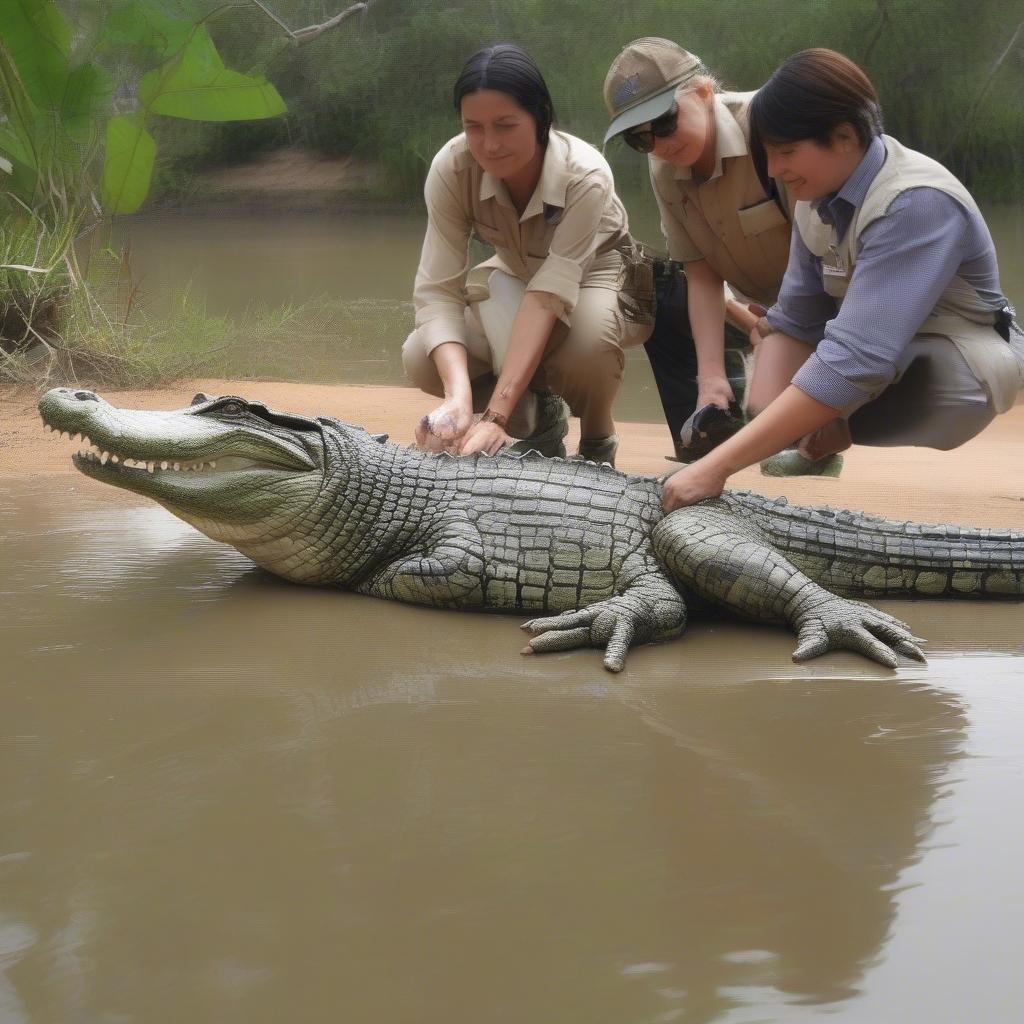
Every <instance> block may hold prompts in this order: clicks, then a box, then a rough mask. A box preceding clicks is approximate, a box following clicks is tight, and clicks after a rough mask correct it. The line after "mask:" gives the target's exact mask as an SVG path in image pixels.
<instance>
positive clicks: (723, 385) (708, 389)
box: [695, 377, 736, 410]
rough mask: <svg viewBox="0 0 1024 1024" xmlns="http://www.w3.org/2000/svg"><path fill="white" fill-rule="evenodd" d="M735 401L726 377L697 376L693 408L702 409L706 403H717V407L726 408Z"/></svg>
mask: <svg viewBox="0 0 1024 1024" xmlns="http://www.w3.org/2000/svg"><path fill="white" fill-rule="evenodd" d="M735 401H736V397H735V395H733V393H732V386H731V385H730V384H729V380H728V378H726V377H698V378H697V405H696V406H695V408H697V409H703V408H704V406H706V405H717V406H718V408H719V409H726V410H728V408H729V406H730V405H732V404H733V403H734V402H735Z"/></svg>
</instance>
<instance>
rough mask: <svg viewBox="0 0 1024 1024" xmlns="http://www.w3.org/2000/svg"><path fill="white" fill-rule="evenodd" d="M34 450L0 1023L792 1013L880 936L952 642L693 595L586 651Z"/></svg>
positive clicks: (963, 624)
mask: <svg viewBox="0 0 1024 1024" xmlns="http://www.w3.org/2000/svg"><path fill="white" fill-rule="evenodd" d="M68 479H69V478H64V477H53V478H42V477H40V478H37V479H36V480H35V481H33V482H32V483H30V484H25V485H24V486H23V487H22V488H21V489H20V490H19V491H18V492H17V493H14V494H11V495H8V497H7V499H6V501H5V502H4V504H3V507H2V509H0V564H2V565H3V566H4V577H3V586H2V594H0V651H2V652H3V661H2V664H3V672H2V676H0V721H2V723H3V727H2V730H0V836H3V840H2V846H0V971H4V972H5V976H6V982H3V981H0V1011H6V1015H5V1013H4V1012H0V1018H3V1019H5V1020H6V1019H11V1020H12V1021H19V1020H22V1019H25V1020H78V1019H81V1020H131V1019H144V1020H146V1021H147V1022H149V1021H152V1022H163V1021H167V1022H172V1021H173V1022H180V1021H182V1020H196V1021H200V1020H216V1021H218V1022H220V1021H235V1020H237V1021H245V1022H247V1024H249V1022H260V1021H268V1022H269V1021H275V1022H278V1021H281V1020H290V1019H298V1018H301V1019H302V1020H304V1021H321V1020H323V1021H329V1020H330V1021H334V1020H337V1019H339V1015H343V1016H344V1017H345V1019H353V1020H382V1021H385V1020H386V1021H389V1022H410V1024H412V1022H416V1024H424V1022H426V1024H430V1022H434V1021H437V1022H439V1024H440V1022H442V1021H443V1022H445V1024H448V1022H452V1021H474V1022H477V1021H486V1022H489V1021H494V1022H498V1021H534V1020H580V1021H584V1020H585V1021H588V1022H609V1024H612V1022H616V1024H618V1022H622V1021H634V1020H678V1021H686V1022H693V1024H701V1022H712V1021H716V1022H726V1021H751V1020H755V1019H771V1020H780V1021H783V1020H797V1019H804V1018H803V1015H804V1014H805V1013H807V1014H809V1015H810V1016H811V1017H813V1016H814V1015H815V1014H816V1013H818V1012H824V1011H825V1010H826V1009H827V1010H828V1011H829V1012H833V1011H838V1010H840V1009H842V1008H843V1007H850V1006H854V1007H855V1006H856V1005H857V1003H858V1000H859V999H861V998H863V995H862V993H865V992H867V993H870V979H871V977H872V976H873V972H875V971H877V968H876V966H875V965H878V964H884V963H885V961H886V956H887V949H888V947H889V946H890V945H891V944H892V943H893V942H894V941H895V942H897V945H899V944H900V942H899V941H897V940H901V941H902V940H904V939H905V937H904V936H903V935H902V933H901V925H900V906H901V900H902V898H903V894H902V887H903V885H904V884H905V880H906V878H907V875H908V871H912V870H914V865H916V864H917V863H918V861H919V860H920V858H921V857H922V856H924V855H925V853H926V852H927V851H928V849H929V848H930V846H931V845H932V840H931V838H930V836H931V833H932V830H933V827H934V823H935V822H936V820H937V819H941V818H943V817H947V816H948V814H949V811H948V809H947V804H948V796H947V795H946V794H947V791H948V789H949V787H950V786H951V785H952V786H954V788H955V786H956V779H955V778H954V773H953V765H954V764H956V765H957V768H956V775H957V776H960V775H961V774H963V773H964V771H965V768H964V765H965V764H966V762H964V761H961V760H960V758H961V755H962V753H963V752H964V751H965V750H966V749H968V734H967V713H966V709H965V703H964V698H963V697H962V696H959V695H958V691H962V690H963V689H964V685H965V680H966V679H968V678H970V673H971V667H970V665H967V664H961V663H960V662H957V661H955V660H952V661H948V660H947V661H944V660H942V659H941V658H940V659H939V660H938V661H937V662H934V661H933V664H932V667H930V668H919V667H914V668H909V669H905V670H902V671H901V672H900V673H899V674H898V676H896V677H893V676H892V675H891V674H890V673H887V672H886V671H884V670H882V669H880V668H877V667H873V666H870V665H868V664H867V663H864V662H861V661H858V660H857V659H855V658H853V657H852V656H849V657H845V656H840V657H836V658H833V659H829V660H828V661H827V662H825V663H821V664H820V665H816V666H812V667H794V666H792V665H790V664H789V661H788V655H789V651H790V650H791V647H792V640H791V639H790V638H789V637H787V636H785V635H783V634H782V633H781V631H778V632H777V631H774V630H757V629H754V628H750V627H743V626H734V625H731V624H713V625H704V626H696V627H695V628H694V629H693V630H692V632H691V635H690V636H689V637H688V638H687V639H686V640H684V641H681V642H679V643H675V644H669V645H665V646H663V647H659V648H647V649H643V650H640V651H637V652H636V653H635V654H634V655H633V660H632V662H631V663H630V665H629V666H628V668H627V671H626V673H624V674H623V676H622V677H618V678H615V679H612V678H611V677H609V676H608V675H607V674H605V673H604V672H603V671H602V669H601V668H600V664H599V659H598V658H597V656H596V655H592V654H588V653H575V654H569V655H563V656H555V657H552V658H550V659H541V658H532V659H526V658H519V657H517V655H516V651H517V650H518V647H519V646H520V645H521V639H520V638H519V636H518V635H517V630H516V629H515V620H514V619H509V618H507V617H503V616H474V615H457V614H453V613H446V612H435V611H432V610H427V609H418V608H407V607H403V606H398V605H390V604H385V603H382V602H377V601H372V600H369V599H365V598H360V597H356V596H353V595H348V594H343V593H338V592H332V591H327V590H306V589H303V588H298V587H293V586H289V585H287V584H283V583H280V582H278V581H275V580H273V579H272V578H270V577H268V576H266V575H265V574H263V573H261V572H259V571H256V570H251V569H250V568H248V563H247V562H245V560H244V559H241V558H240V556H236V555H234V553H233V552H230V551H229V550H228V549H224V548H221V547H219V546H217V545H214V544H212V543H211V542H209V541H207V540H205V539H204V538H201V537H199V536H198V535H196V534H193V533H191V532H190V531H187V530H186V529H185V528H184V527H182V526H180V525H179V524H177V523H176V522H175V521H174V520H173V519H171V518H170V517H169V516H167V515H166V514H165V513H163V511H162V510H160V509H158V508H154V507H151V506H146V505H137V504H134V503H133V502H134V500H135V499H134V498H130V499H129V501H128V503H125V501H124V499H123V498H122V497H121V496H119V495H118V496H115V498H113V499H112V498H111V496H110V492H109V491H108V490H106V489H103V488H102V487H99V486H95V487H92V486H83V485H81V484H79V483H77V482H76V483H74V484H69V483H68V482H67V481H68ZM72 479H73V478H72ZM72 488H73V489H72ZM104 566H106V567H108V571H105V570H104ZM203 587H205V588H207V589H199V590H197V588H203ZM909 607H910V611H911V613H912V614H910V615H908V618H910V619H911V624H912V626H915V628H916V626H917V620H916V619H915V618H914V614H916V612H915V609H919V608H921V609H923V608H925V607H926V606H923V605H922V606H917V605H914V606H909ZM927 607H929V608H934V607H935V606H934V605H932V606H927ZM956 607H957V608H958V609H963V608H965V607H967V606H963V605H961V606H956ZM1004 607H1005V606H1004ZM993 614H995V615H996V617H997V618H998V616H999V615H1000V614H1003V613H1002V612H1000V611H999V610H998V609H996V608H995V607H994V606H989V607H987V608H974V609H971V610H970V611H969V612H967V613H966V615H967V616H968V618H966V619H965V618H964V617H963V616H961V615H957V616H954V617H953V621H947V625H948V626H949V627H950V628H949V630H948V632H949V633H950V635H951V636H953V640H952V641H951V642H953V643H956V644H959V646H960V647H961V649H964V648H965V647H966V648H967V649H970V641H969V640H967V641H965V640H964V637H969V636H970V635H971V633H972V630H973V628H974V625H976V623H977V620H978V618H979V617H990V616H991V615H993ZM970 615H974V616H975V621H974V624H972V622H971V621H970V619H969V616H970ZM1001 621H1003V624H1004V626H1006V627H1008V626H1009V625H1010V624H1011V622H1012V621H1016V620H1012V619H1011V618H1009V617H1004V619H1002V620H1001ZM1005 633H1006V636H1007V637H1009V636H1010V630H1009V629H1006V630H1005ZM954 634H956V635H954ZM1008 644H1010V646H1007V647H1006V648H1005V650H1006V653H1007V654H1013V653H1016V654H1018V655H1019V653H1020V651H1019V640H1017V639H1013V640H1008ZM1014 644H1015V645H1016V646H1012V645H1014ZM975 649H976V648H975ZM964 660H965V661H966V659H964ZM766 670H767V671H766ZM940 682H941V684H942V685H941V688H940V686H939V685H938V684H939V683H940ZM1019 763H1020V759H1019V757H1018V760H1017V764H1018V765H1019ZM999 812H1000V808H993V813H994V814H995V813H999ZM981 831H983V829H982V830H981ZM1016 852H1017V853H1019V850H1018V851H1016ZM1006 856H1008V857H1011V858H1012V857H1014V856H1015V852H1014V850H1013V849H1012V848H1010V849H1008V850H1007V853H1006ZM974 867H975V868H978V869H980V868H981V865H980V864H979V863H975V864H974ZM947 896H948V890H947V889H945V888H944V887H943V886H941V885H940V886H928V887H926V888H925V890H924V895H923V896H922V897H921V898H923V899H925V900H926V901H930V903H931V904H934V905H944V904H945V902H946V899H947ZM5 922H8V923H9V924H5ZM902 945H903V947H904V948H905V947H907V946H908V945H909V947H910V950H911V952H910V953H909V954H908V953H906V952H905V953H904V955H905V956H909V957H910V959H911V961H913V948H914V944H913V942H912V941H911V942H910V943H909V944H908V943H907V942H906V941H902ZM919 966H920V965H919ZM925 966H926V965H925ZM2 977H4V975H0V978H2ZM961 981H962V979H961ZM936 983H947V984H948V983H949V982H948V980H947V981H946V982H941V981H937V982H936ZM954 984H955V983H954ZM965 988H966V986H965ZM904 998H905V999H906V1000H907V1002H906V1007H909V1006H910V1005H912V1002H911V1001H912V999H913V998H914V997H913V993H912V992H909V993H906V994H905V997H904ZM299 1007H301V1010H300V1009H299ZM889 1010H890V1011H893V1012H894V1013H896V1011H895V1010H893V1007H892V1006H891V1005H890V1006H889ZM19 1015H20V1016H19ZM896 1015H897V1016H901V1017H904V1018H906V1016H907V1015H906V1014H905V1013H903V1012H902V1011H900V1012H899V1013H897V1014H896ZM854 1019H855V1015H854Z"/></svg>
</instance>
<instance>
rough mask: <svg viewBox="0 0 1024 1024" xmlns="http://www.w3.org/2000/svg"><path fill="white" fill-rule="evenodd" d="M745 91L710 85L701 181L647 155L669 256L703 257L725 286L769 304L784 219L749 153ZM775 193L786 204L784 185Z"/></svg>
mask: <svg viewBox="0 0 1024 1024" xmlns="http://www.w3.org/2000/svg"><path fill="white" fill-rule="evenodd" d="M753 95H754V94H753V93H752V92H724V93H716V95H715V98H714V104H715V167H714V170H713V171H712V173H711V177H710V178H708V179H707V181H703V180H701V179H700V178H698V177H695V176H694V174H693V171H692V168H689V167H674V166H673V165H672V164H670V163H668V162H667V161H665V160H659V159H658V158H657V157H655V156H653V155H652V156H650V157H648V161H649V164H650V172H651V184H652V185H653V187H654V196H655V198H656V199H657V201H658V210H659V212H660V214H661V230H662V232H663V234H664V235H665V238H666V240H667V242H668V252H669V256H671V257H672V259H676V260H679V261H681V262H682V263H694V262H696V261H697V260H707V261H708V263H709V265H710V266H711V268H712V269H713V270H714V271H715V273H717V274H718V275H719V276H720V277H721V278H722V279H723V280H724V281H725V282H726V283H727V284H728V285H729V286H730V287H731V288H733V289H734V290H735V291H737V292H739V293H741V294H742V295H743V296H745V297H746V298H748V299H753V300H754V301H756V302H760V303H762V304H763V305H771V304H772V303H773V302H774V301H775V299H776V298H777V296H778V293H779V285H780V284H781V283H782V276H783V274H784V273H785V271H786V263H787V262H788V260H789V240H790V224H789V221H788V220H787V219H786V216H785V215H784V214H783V212H782V210H781V209H780V207H779V204H778V203H777V202H776V201H775V200H774V199H769V198H768V196H766V195H765V191H764V189H763V188H762V187H761V181H760V179H759V178H758V176H757V171H756V170H755V169H754V162H753V160H751V158H750V146H749V139H750V129H749V127H748V123H747V109H748V107H749V106H750V100H751V98H752V97H753ZM778 188H779V193H780V198H781V199H782V201H783V204H784V205H785V207H786V209H787V210H789V209H791V207H790V205H789V198H788V196H787V195H786V194H785V191H784V186H783V185H782V184H781V183H779V185H778Z"/></svg>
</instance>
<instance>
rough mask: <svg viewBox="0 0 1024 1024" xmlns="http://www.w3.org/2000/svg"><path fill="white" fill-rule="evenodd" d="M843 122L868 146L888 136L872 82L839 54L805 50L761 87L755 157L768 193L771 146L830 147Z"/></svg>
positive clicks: (755, 102)
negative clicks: (812, 144)
mask: <svg viewBox="0 0 1024 1024" xmlns="http://www.w3.org/2000/svg"><path fill="white" fill-rule="evenodd" d="M841 124H849V125H852V126H853V130H854V131H855V132H856V133H857V138H858V140H859V141H860V143H861V145H862V146H864V147H865V148H866V147H867V146H868V145H870V143H871V140H872V138H873V137H874V136H875V135H880V134H881V132H882V108H881V106H880V105H879V103H878V96H877V94H876V93H875V87H874V86H873V85H872V84H871V79H869V78H868V76H867V75H866V74H865V73H864V72H863V71H862V70H861V69H860V68H859V67H858V66H857V65H856V64H854V62H853V61H852V60H850V58H849V57H845V56H843V54H841V53H836V51H835V50H825V49H821V48H816V49H813V50H801V51H800V52H799V53H797V54H794V55H793V56H792V57H790V58H789V60H787V61H786V62H785V63H784V64H782V65H780V66H779V67H778V68H776V70H775V73H774V74H773V75H772V77H771V78H769V79H768V81H767V82H765V84H764V85H762V86H761V88H760V89H758V91H757V93H756V94H755V95H754V98H753V99H752V100H751V102H750V155H751V157H752V158H753V161H754V166H755V167H756V168H757V174H758V177H759V178H760V179H761V183H762V184H763V185H764V186H765V188H766V189H767V188H768V187H769V181H768V159H767V157H766V156H765V152H764V143H765V142H775V143H778V142H802V141H803V140H805V139H810V140H812V141H813V142H816V143H817V144H818V145H819V146H828V145H830V143H831V141H832V132H833V131H834V130H835V129H836V128H838V127H839V125H841Z"/></svg>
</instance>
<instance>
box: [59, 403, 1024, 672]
mask: <svg viewBox="0 0 1024 1024" xmlns="http://www.w3.org/2000/svg"><path fill="white" fill-rule="evenodd" d="M39 410H40V414H41V415H42V418H43V421H44V422H45V423H46V425H47V426H48V427H49V428H50V429H52V430H57V431H60V432H63V433H67V434H69V435H76V434H81V435H83V437H84V438H86V439H87V440H88V441H89V445H88V446H87V450H85V451H83V452H80V453H79V454H78V455H76V456H75V459H74V463H75V465H76V467H77V468H78V469H79V470H81V471H82V472H83V473H84V474H86V475H87V476H90V477H93V478H94V479H97V480H100V481H103V482H105V483H109V484H112V485H114V486H119V487H123V488H127V489H128V490H132V491H135V492H137V493H139V494H143V495H146V496H148V497H150V498H152V499H154V500H155V501H157V502H159V503H160V504H161V505H163V506H164V507H165V508H166V509H168V510H169V511H170V512H172V513H173V514H174V515H176V516H178V517H179V518H181V519H183V520H185V521H186V522H188V523H191V524H192V525H193V526H195V527H196V528H197V529H199V530H200V531H201V532H203V533H205V534H206V535H207V536H209V537H211V538H213V539H214V540H217V541H223V542H225V543H228V544H231V545H232V546H234V547H235V548H237V549H238V550H239V551H241V552H242V553H243V554H245V555H247V556H248V557H250V558H251V559H252V560H253V561H255V562H256V563H257V564H259V565H261V566H262V567H264V568H265V569H267V570H268V571H270V572H273V573H276V574H277V575H280V576H282V577H284V578H286V579H289V580H292V581H295V582H299V583H306V584H314V585H325V586H339V587H345V588H348V589H350V590H353V591H355V592H357V593H360V594H366V595H371V596H374V597H379V598H385V599H390V600H400V601H406V602H411V603H417V604H424V605H432V606H434V607H443V608H452V609H463V610H476V611H525V612H529V613H531V614H532V615H533V616H535V618H533V619H531V621H530V622H529V623H527V627H528V628H529V629H530V630H531V631H532V632H534V633H535V634H536V635H535V636H534V638H533V639H532V640H531V643H530V650H531V651H532V652H543V651H551V650H569V649H572V648H576V647H590V646H593V647H598V648H601V649H604V650H605V652H606V653H605V665H606V667H607V668H609V669H610V670H612V671H618V670H619V669H621V668H622V666H623V663H624V661H625V658H626V654H627V652H628V650H629V648H630V647H631V646H635V645H636V644H638V643H646V642H657V641H663V640H669V639H672V638H674V637H677V636H679V635H680V634H681V633H682V632H683V630H684V628H685V625H686V620H687V606H688V605H689V606H690V607H691V608H694V609H695V610H698V611H701V612H704V611H707V610H718V611H725V612H727V613H730V614H732V615H735V616H737V617H740V618H745V619H748V620H752V621H758V622H770V623H777V624H788V625H789V626H790V627H792V628H793V629H794V630H795V631H796V632H797V633H798V635H799V641H798V647H797V650H796V653H795V657H796V658H797V659H799V660H804V659H806V658H809V657H817V656H818V655H820V654H824V653H826V652H828V651H835V650H853V651H858V652H860V653H862V654H865V655H866V656H867V657H869V658H873V659H874V660H876V661H878V662H880V663H882V664H885V665H894V664H895V663H896V660H897V659H896V656H897V654H900V655H904V656H906V657H911V658H919V657H920V656H921V655H920V651H919V649H918V648H917V640H916V638H915V637H913V636H912V635H911V634H910V632H909V630H908V629H907V628H906V627H905V626H904V625H903V623H901V622H899V621H898V620H895V619H893V618H892V617H891V616H889V615H887V614H885V613H883V612H879V611H877V610H876V609H873V608H871V607H870V606H866V605H862V604H860V603H859V602H855V601H851V600H848V598H856V597H880V598H892V597H906V596H916V597H984V598H1014V599H1019V598H1021V597H1022V596H1024V579H1022V577H1024V558H1022V557H1021V554H1020V552H1021V551H1022V550H1024V548H1022V542H1024V534H1021V533H1011V532H1009V531H998V530H969V529H959V528H956V527H947V526H933V527H929V526H920V525H917V524H914V523H892V522H887V521H885V520H882V519H878V518H876V517H873V516H866V515H859V514H857V513H852V512H842V511H833V510H831V509H806V508H799V507H790V506H788V505H787V504H786V503H785V501H784V499H776V500H769V499H766V498H763V497H760V496H758V495H755V494H748V493H743V492H735V491H723V493H722V494H721V496H720V497H718V498H714V499H709V500H706V501H702V502H700V503H699V504H697V505H692V506H688V507H685V508H681V509H679V510H678V511H676V512H673V513H672V514H671V515H665V514H664V513H663V511H662V508H661V482H660V480H658V479H655V478H653V477H640V476H628V475H626V474H624V473H620V472H618V471H616V470H614V469H611V468H609V467H607V466H597V465H594V464H593V463H586V462H578V461H569V460H564V459H546V458H543V457H542V456H539V455H537V454H536V453H531V454H528V455H516V454H510V453H507V452H500V453H498V454H497V455H496V456H489V455H486V454H477V455H471V456H467V457H463V458H455V457H453V456H450V455H447V454H432V453H427V452H423V451H420V450H418V449H415V448H406V447H400V446H398V445H393V444H388V443H387V439H386V438H385V437H383V436H371V435H369V434H367V433H366V431H364V430H362V429H361V428H359V427H354V426H350V425H348V424H344V423H341V422H339V421H337V420H334V419H330V418H327V417H307V416H296V415H290V414H287V413H280V412H276V411H275V410H272V409H268V408H267V407H266V406H265V405H263V404H262V403H259V402H252V401H246V400H244V399H242V398H238V397H233V396H224V397H221V398H213V399H211V398H207V396H205V395H203V396H197V400H196V403H195V404H193V405H192V406H190V407H188V408H185V409H179V410H177V411H173V412H144V411H134V410H130V409H119V408H116V407H115V406H112V405H110V404H108V403H107V402H105V401H104V400H103V399H101V398H100V397H99V396H97V395H95V394H93V393H92V392H88V391H84V390H75V389H69V388H58V389H55V390H53V391H50V392H48V393H47V394H46V395H45V396H43V398H42V399H41V401H40V403H39ZM536 616H551V617H550V618H536Z"/></svg>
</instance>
